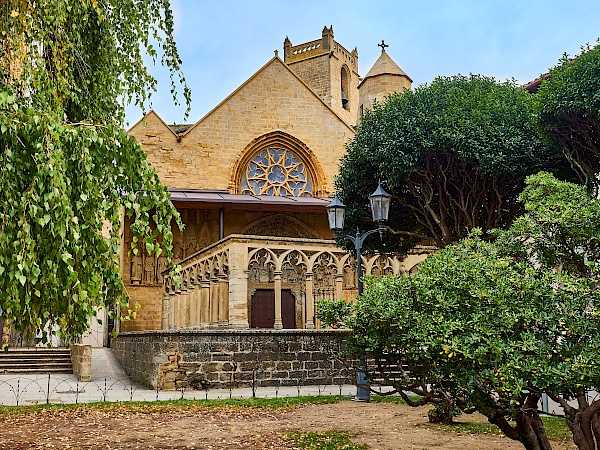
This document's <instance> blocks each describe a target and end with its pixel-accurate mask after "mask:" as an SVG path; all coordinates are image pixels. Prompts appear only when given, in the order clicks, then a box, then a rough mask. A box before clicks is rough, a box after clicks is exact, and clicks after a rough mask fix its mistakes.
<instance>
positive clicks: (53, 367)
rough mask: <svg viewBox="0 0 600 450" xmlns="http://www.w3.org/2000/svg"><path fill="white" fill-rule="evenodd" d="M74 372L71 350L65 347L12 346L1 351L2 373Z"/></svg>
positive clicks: (0, 368) (0, 367)
mask: <svg viewBox="0 0 600 450" xmlns="http://www.w3.org/2000/svg"><path fill="white" fill-rule="evenodd" d="M16 373H19V374H46V373H73V364H72V362H71V351H70V350H68V349H65V348H45V347H34V348H25V347H23V348H12V349H9V350H8V351H7V352H6V351H0V375H2V374H16Z"/></svg>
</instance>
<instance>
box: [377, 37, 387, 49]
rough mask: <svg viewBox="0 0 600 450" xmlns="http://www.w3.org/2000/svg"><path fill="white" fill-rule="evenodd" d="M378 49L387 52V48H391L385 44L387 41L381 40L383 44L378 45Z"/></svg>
mask: <svg viewBox="0 0 600 450" xmlns="http://www.w3.org/2000/svg"><path fill="white" fill-rule="evenodd" d="M377 47H381V51H382V52H385V48H386V47H389V45H387V44H386V43H385V41H384V40H383V39H382V40H381V44H377Z"/></svg>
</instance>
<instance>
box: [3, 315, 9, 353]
mask: <svg viewBox="0 0 600 450" xmlns="http://www.w3.org/2000/svg"><path fill="white" fill-rule="evenodd" d="M10 328H11V327H10V320H9V319H4V323H3V324H2V350H7V349H8V343H9V339H10Z"/></svg>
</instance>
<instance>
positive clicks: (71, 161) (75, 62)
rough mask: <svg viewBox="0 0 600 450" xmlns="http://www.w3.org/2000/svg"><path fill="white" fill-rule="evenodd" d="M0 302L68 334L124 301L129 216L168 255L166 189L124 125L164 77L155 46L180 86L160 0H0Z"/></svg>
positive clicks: (22, 321) (18, 316) (28, 323)
mask: <svg viewBox="0 0 600 450" xmlns="http://www.w3.org/2000/svg"><path fill="white" fill-rule="evenodd" d="M0 35H1V39H0V170H1V171H2V177H1V178H0V227H1V234H0V307H1V308H2V313H1V318H2V319H4V320H6V319H8V320H10V321H11V322H12V324H13V326H14V327H15V329H16V330H17V331H24V330H27V329H29V330H34V331H40V330H45V331H44V332H43V334H42V335H41V336H42V340H44V341H46V340H47V339H48V337H49V334H51V333H53V332H54V331H52V329H53V328H56V327H55V325H58V326H59V327H60V329H59V330H58V333H59V334H60V335H62V336H63V337H65V338H67V339H69V340H71V339H76V338H78V337H79V336H80V335H81V334H82V333H83V332H85V331H86V329H87V327H88V325H89V321H90V319H91V317H92V316H93V315H94V314H95V311H96V307H98V306H109V305H111V304H114V303H119V304H121V305H123V306H125V305H126V304H127V296H126V293H125V292H124V287H123V283H122V281H121V278H120V271H119V255H120V233H121V228H122V217H123V214H125V215H127V216H129V217H134V222H133V225H132V226H131V230H132V232H133V234H134V236H135V238H136V239H134V249H133V251H134V252H137V251H138V248H137V247H136V245H135V243H136V242H141V243H142V245H143V247H144V249H145V250H146V251H148V252H150V253H152V254H155V255H160V254H161V253H163V252H164V253H165V254H166V256H167V258H168V259H169V262H170V260H171V256H172V252H171V244H172V233H171V223H172V222H173V221H175V222H176V223H178V224H179V225H180V226H181V221H180V219H179V216H178V214H177V212H176V210H175V209H174V207H173V205H172V204H171V203H170V201H169V193H168V191H167V189H166V187H164V186H162V185H161V184H160V182H159V179H158V177H157V175H156V173H155V172H154V170H153V169H152V167H151V166H150V164H149V163H148V162H147V160H146V155H145V153H144V151H143V150H142V149H141V147H140V145H139V144H138V143H137V142H136V141H135V139H134V138H132V137H131V136H128V135H127V133H126V132H125V131H124V130H123V128H122V124H123V121H124V118H125V106H126V105H127V104H128V103H130V102H132V103H135V104H137V105H139V106H141V107H142V108H144V107H145V106H146V105H147V102H148V99H149V95H150V93H151V92H152V91H153V90H154V88H155V86H156V80H155V79H154V78H153V77H152V76H151V75H150V73H149V72H148V69H147V67H146V65H145V63H144V59H143V58H144V56H145V54H148V55H149V56H150V57H151V58H152V59H153V60H155V59H156V58H157V57H158V56H159V55H160V57H161V63H162V64H163V65H165V66H167V67H168V68H169V69H170V71H171V74H172V82H173V95H174V98H176V94H177V91H176V86H177V85H178V84H179V83H180V84H181V85H183V94H184V98H185V101H186V103H187V105H188V109H189V101H190V92H189V89H188V88H187V86H186V84H185V79H184V78H183V75H182V72H181V67H180V64H181V61H180V60H179V56H178V53H177V49H176V46H175V42H174V39H173V17H172V13H171V10H170V7H169V2H168V1H166V0H149V1H145V2H133V1H114V0H100V1H96V0H93V1H85V0H84V1H72V0H64V1H61V0H54V1H44V2H37V1H32V0H0Z"/></svg>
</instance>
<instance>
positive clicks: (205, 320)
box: [200, 280, 210, 328]
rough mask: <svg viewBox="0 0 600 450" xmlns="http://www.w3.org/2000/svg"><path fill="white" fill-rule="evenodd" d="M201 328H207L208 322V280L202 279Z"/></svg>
mask: <svg viewBox="0 0 600 450" xmlns="http://www.w3.org/2000/svg"><path fill="white" fill-rule="evenodd" d="M200 323H201V324H202V328H208V324H209V323H210V281H208V280H202V319H201V321H200Z"/></svg>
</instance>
